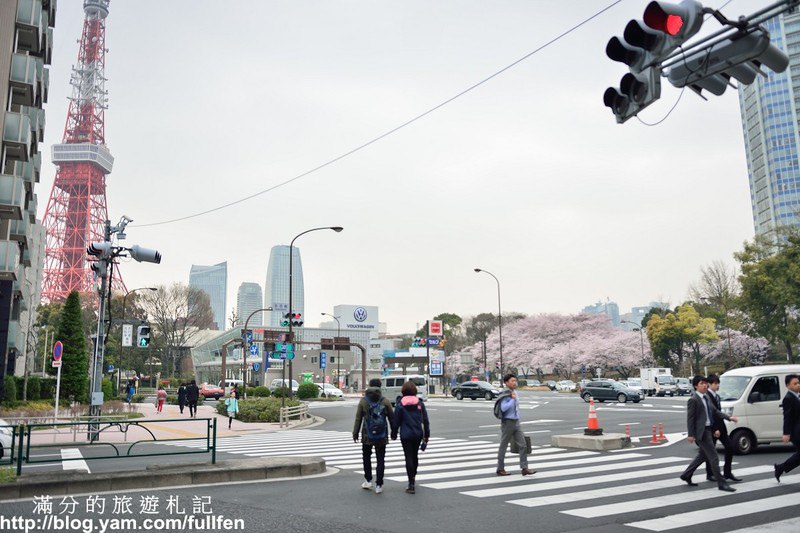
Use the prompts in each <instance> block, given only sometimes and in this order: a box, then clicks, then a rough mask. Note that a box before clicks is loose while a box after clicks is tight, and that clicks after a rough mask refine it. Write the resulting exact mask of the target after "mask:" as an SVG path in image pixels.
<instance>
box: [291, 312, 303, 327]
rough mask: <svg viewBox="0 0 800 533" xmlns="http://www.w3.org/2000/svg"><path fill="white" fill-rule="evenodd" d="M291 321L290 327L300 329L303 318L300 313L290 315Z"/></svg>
mask: <svg viewBox="0 0 800 533" xmlns="http://www.w3.org/2000/svg"><path fill="white" fill-rule="evenodd" d="M291 320H292V326H294V327H300V326H302V325H303V317H302V316H301V314H300V313H292V316H291Z"/></svg>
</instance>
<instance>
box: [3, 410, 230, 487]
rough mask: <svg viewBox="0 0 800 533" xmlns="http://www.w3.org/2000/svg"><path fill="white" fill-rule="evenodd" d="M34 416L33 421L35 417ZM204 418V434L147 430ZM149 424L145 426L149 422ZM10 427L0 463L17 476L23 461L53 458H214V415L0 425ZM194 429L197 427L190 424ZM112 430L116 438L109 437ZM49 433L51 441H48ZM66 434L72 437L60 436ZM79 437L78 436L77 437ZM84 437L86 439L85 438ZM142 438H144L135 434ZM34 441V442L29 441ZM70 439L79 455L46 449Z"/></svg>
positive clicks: (19, 473) (96, 418)
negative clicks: (201, 443) (168, 435)
mask: <svg viewBox="0 0 800 533" xmlns="http://www.w3.org/2000/svg"><path fill="white" fill-rule="evenodd" d="M34 420H35V421H34ZM198 421H205V422H206V427H205V433H206V434H205V436H204V437H181V438H166V439H164V438H158V437H157V436H156V434H155V433H154V432H153V431H151V427H152V428H153V429H156V433H157V432H158V431H157V425H158V424H167V423H168V424H170V425H171V426H174V424H176V423H177V424H181V423H184V424H185V423H195V424H196V423H197V422H198ZM148 426H149V427H148ZM4 429H5V430H6V431H5V432H4V433H5V434H4V437H7V436H9V435H8V429H10V433H11V434H10V436H11V439H10V441H11V442H10V445H9V446H8V447H6V445H5V444H6V440H5V438H4V441H3V457H2V459H0V464H6V465H16V471H17V475H21V474H22V465H23V464H37V463H55V462H59V463H60V462H62V461H76V460H84V461H93V460H97V459H124V458H136V457H152V456H161V455H185V454H198V453H210V454H211V463H212V464H215V463H216V462H217V420H216V418H194V419H191V420H187V419H184V418H181V419H159V420H140V419H133V420H131V419H125V418H122V417H94V418H90V417H85V420H77V421H74V420H73V421H63V420H58V421H52V422H45V421H39V420H36V419H26V421H25V422H22V423H18V424H9V425H6V426H0V432H3V430H4ZM195 429H196V428H195ZM112 435H113V436H114V437H115V438H112ZM50 436H52V442H47V441H49V440H50ZM65 436H69V438H71V440H65V439H64V437H65ZM79 437H80V438H79ZM84 437H85V438H84ZM140 437H143V438H140ZM34 440H35V441H36V442H34ZM199 440H205V446H204V447H203V448H193V447H187V448H185V449H184V448H181V447H177V446H176V447H173V446H163V447H157V446H156V447H154V445H158V444H165V443H174V442H181V441H193V442H197V441H199ZM67 442H69V443H70V445H72V446H77V447H78V448H79V450H80V451H81V454H80V456H78V457H63V456H62V454H61V453H57V454H53V453H48V452H50V451H51V450H53V449H58V450H60V449H61V448H63V447H64V444H65V443H67Z"/></svg>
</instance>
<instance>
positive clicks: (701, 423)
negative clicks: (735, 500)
mask: <svg viewBox="0 0 800 533" xmlns="http://www.w3.org/2000/svg"><path fill="white" fill-rule="evenodd" d="M692 386H693V387H694V389H695V392H694V394H692V396H691V398H689V402H688V409H687V415H686V422H687V426H688V433H689V436H688V440H689V443H690V444H691V443H696V444H697V447H698V450H697V456H696V457H695V458H694V459H693V460H692V462H691V463H689V466H687V467H686V470H684V472H683V474H681V480H683V481H685V482H686V483H687V484H688V485H689V486H690V487H696V486H697V483H693V482H692V474H694V471H695V470H697V467H698V466H700V465H701V464H703V461H705V462H706V463H708V464H709V465H710V466H711V471H712V473H713V476H714V480H715V481H716V482H717V486H718V487H719V490H724V491H725V492H736V489H734V488H733V487H731V486H730V485H728V484H727V483H726V482H725V480H724V479H723V477H722V473H721V472H720V471H719V459H718V458H717V450H716V449H715V448H714V438H713V437H714V433H717V435H716V436H719V434H718V432H715V430H714V426H713V424H714V420H715V418H716V417H720V418H722V419H724V420H731V421H733V422H738V421H739V419H738V418H736V417H735V416H728V415H726V414H725V413H721V412H719V411H718V410H717V408H716V407H714V405H713V403H712V402H711V401H710V400H709V399H708V395H707V394H706V393H707V392H708V380H707V379H706V377H705V376H695V377H694V378H693V379H692Z"/></svg>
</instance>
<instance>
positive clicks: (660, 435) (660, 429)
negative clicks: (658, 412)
mask: <svg viewBox="0 0 800 533" xmlns="http://www.w3.org/2000/svg"><path fill="white" fill-rule="evenodd" d="M658 440H660V441H665V440H667V437H665V436H664V424H662V423H661V422H659V423H658Z"/></svg>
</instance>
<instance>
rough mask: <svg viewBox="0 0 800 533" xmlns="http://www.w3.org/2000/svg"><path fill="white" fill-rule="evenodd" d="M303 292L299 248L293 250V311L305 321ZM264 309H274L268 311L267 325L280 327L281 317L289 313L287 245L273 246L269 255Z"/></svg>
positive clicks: (295, 247)
mask: <svg viewBox="0 0 800 533" xmlns="http://www.w3.org/2000/svg"><path fill="white" fill-rule="evenodd" d="M304 294H305V292H304V290H303V263H302V261H301V260H300V250H298V248H297V246H294V247H293V248H292V306H293V307H294V309H293V310H292V311H293V312H295V313H300V314H302V315H303V320H305V318H306V317H305V305H304V300H303V297H304ZM264 307H272V309H273V311H271V312H270V311H266V312H265V313H264V314H265V315H266V324H265V325H267V326H270V327H278V326H280V324H281V317H282V316H283V315H284V314H285V313H288V312H289V247H288V246H286V245H279V246H273V247H272V250H270V253H269V266H268V267H267V282H266V284H265V285H264Z"/></svg>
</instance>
